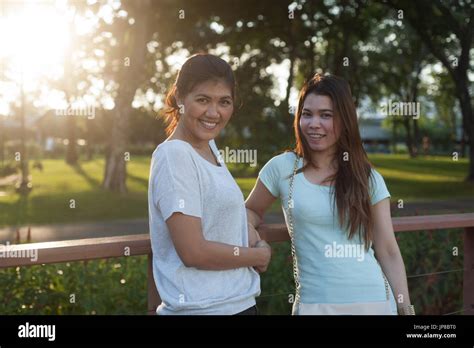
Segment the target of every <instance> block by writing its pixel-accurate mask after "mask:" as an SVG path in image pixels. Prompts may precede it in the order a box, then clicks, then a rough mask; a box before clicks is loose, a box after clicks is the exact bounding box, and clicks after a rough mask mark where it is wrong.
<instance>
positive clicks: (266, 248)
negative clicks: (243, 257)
mask: <svg viewBox="0 0 474 348" xmlns="http://www.w3.org/2000/svg"><path fill="white" fill-rule="evenodd" d="M255 248H257V249H261V251H262V262H261V264H259V265H257V266H255V267H254V268H255V270H256V271H257V272H258V273H263V272H265V271H266V270H267V268H268V264H269V263H270V259H271V257H272V248H271V247H270V245H269V244H268V243H267V242H265V241H264V240H263V239H260V240H259V241H258V242H257V244H255Z"/></svg>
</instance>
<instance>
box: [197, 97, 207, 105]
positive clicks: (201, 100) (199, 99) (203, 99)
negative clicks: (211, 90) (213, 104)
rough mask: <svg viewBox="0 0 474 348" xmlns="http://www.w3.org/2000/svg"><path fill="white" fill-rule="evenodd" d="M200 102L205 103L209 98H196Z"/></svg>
mask: <svg viewBox="0 0 474 348" xmlns="http://www.w3.org/2000/svg"><path fill="white" fill-rule="evenodd" d="M196 100H197V102H198V103H201V104H205V103H207V99H206V98H198V99H196Z"/></svg>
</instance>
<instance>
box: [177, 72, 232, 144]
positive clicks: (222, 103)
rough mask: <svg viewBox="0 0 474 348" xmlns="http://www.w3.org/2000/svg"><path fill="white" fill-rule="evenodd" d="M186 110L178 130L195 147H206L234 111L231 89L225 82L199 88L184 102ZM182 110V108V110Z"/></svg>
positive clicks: (181, 101)
mask: <svg viewBox="0 0 474 348" xmlns="http://www.w3.org/2000/svg"><path fill="white" fill-rule="evenodd" d="M177 102H178V104H181V105H182V106H183V107H184V113H183V114H182V115H181V116H180V118H179V122H178V126H177V129H176V131H177V132H178V133H179V134H181V135H182V136H183V137H184V138H185V139H186V140H187V141H188V142H190V143H191V144H192V145H194V146H197V147H200V146H207V143H208V142H209V140H211V139H214V138H215V137H217V135H218V134H219V132H220V131H221V130H222V129H223V128H224V127H225V126H226V124H227V122H229V120H230V118H231V116H232V113H233V111H234V100H233V98H232V91H231V88H230V87H229V86H228V84H226V83H225V82H224V81H222V80H217V81H216V80H209V81H205V82H202V83H200V84H198V85H196V86H195V87H194V88H193V89H192V90H191V92H189V93H188V94H187V95H186V96H184V98H183V99H181V98H180V97H178V98H177ZM183 107H182V108H183Z"/></svg>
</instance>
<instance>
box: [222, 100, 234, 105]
mask: <svg viewBox="0 0 474 348" xmlns="http://www.w3.org/2000/svg"><path fill="white" fill-rule="evenodd" d="M221 104H223V105H225V106H229V105H231V104H232V103H231V102H230V100H228V99H224V100H222V101H221Z"/></svg>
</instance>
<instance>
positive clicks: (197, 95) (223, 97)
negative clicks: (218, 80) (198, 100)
mask: <svg viewBox="0 0 474 348" xmlns="http://www.w3.org/2000/svg"><path fill="white" fill-rule="evenodd" d="M196 97H205V98H208V99H212V98H211V97H210V96H208V95H206V94H202V93H199V94H196ZM219 99H232V97H231V96H230V95H224V96H221V97H219Z"/></svg>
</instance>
